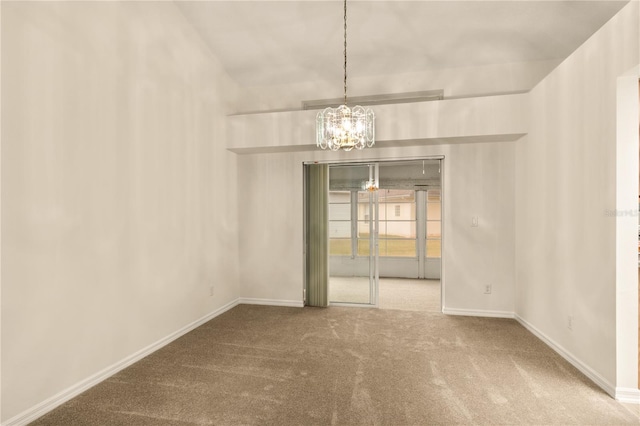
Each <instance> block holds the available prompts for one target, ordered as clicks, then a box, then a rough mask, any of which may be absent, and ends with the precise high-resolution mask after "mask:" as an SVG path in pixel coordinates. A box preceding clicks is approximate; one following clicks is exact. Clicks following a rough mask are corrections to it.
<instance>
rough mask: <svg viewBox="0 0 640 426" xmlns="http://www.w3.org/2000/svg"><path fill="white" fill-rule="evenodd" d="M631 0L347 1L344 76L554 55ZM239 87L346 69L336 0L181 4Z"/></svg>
mask: <svg viewBox="0 0 640 426" xmlns="http://www.w3.org/2000/svg"><path fill="white" fill-rule="evenodd" d="M627 2H628V1H611V0H606V1H575V0H572V1H554V0H544V1H519V0H511V1H478V0H476V1H452V0H447V1H350V2H349V3H348V60H349V65H348V72H349V75H350V76H353V75H357V76H359V77H365V76H373V75H395V74H400V73H406V72H420V71H423V70H427V69H432V68H451V67H463V66H481V65H489V64H501V63H514V62H529V61H546V60H559V59H563V58H565V57H567V56H568V55H569V54H570V53H571V52H573V51H574V50H575V49H576V48H577V47H578V46H579V45H580V44H582V43H583V42H584V41H585V40H586V39H587V38H589V36H590V35H591V34H593V33H594V32H595V31H597V30H598V29H599V28H600V27H601V26H602V25H603V24H604V23H605V22H607V21H608V20H609V19H610V18H611V17H612V16H613V15H615V14H616V13H617V12H618V11H619V10H620V9H621V8H622V7H623V6H624V5H625V4H626V3H627ZM177 4H178V7H179V8H180V9H181V11H182V12H183V13H184V15H185V17H186V18H187V20H188V21H190V22H191V23H192V24H193V26H194V27H195V28H196V29H197V31H199V32H200V34H201V35H202V38H203V39H204V41H205V42H206V43H207V45H209V47H210V48H211V50H212V52H213V53H214V54H215V55H216V57H217V58H218V59H219V60H220V61H221V62H222V64H223V66H224V67H225V69H226V70H227V72H228V73H229V74H230V75H231V76H232V78H234V79H235V80H236V81H237V82H238V83H239V84H241V85H243V86H260V85H273V84H286V83H301V82H306V81H315V80H319V79H327V78H336V76H340V75H341V74H342V72H343V71H342V61H343V57H342V54H343V52H342V51H343V46H342V42H343V41H342V37H343V34H342V31H343V29H342V24H343V22H342V19H343V9H342V2H341V1H280V2H274V1H227V2H225V1H193V2H192V1H179V2H177Z"/></svg>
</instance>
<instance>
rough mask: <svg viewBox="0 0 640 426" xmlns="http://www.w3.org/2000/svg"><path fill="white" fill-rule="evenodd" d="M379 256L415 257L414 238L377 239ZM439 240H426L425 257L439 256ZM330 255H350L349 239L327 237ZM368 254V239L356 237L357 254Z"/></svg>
mask: <svg viewBox="0 0 640 426" xmlns="http://www.w3.org/2000/svg"><path fill="white" fill-rule="evenodd" d="M378 246H379V253H378V254H379V255H380V256H397V257H416V242H415V240H407V239H404V240H402V239H383V238H381V239H380V240H379V245H378ZM440 254H441V241H440V240H427V257H436V258H437V257H440ZM329 255H330V256H351V239H349V238H331V239H329ZM368 255H369V240H368V239H358V256H368Z"/></svg>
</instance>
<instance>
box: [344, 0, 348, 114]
mask: <svg viewBox="0 0 640 426" xmlns="http://www.w3.org/2000/svg"><path fill="white" fill-rule="evenodd" d="M344 104H345V105H347V0H344Z"/></svg>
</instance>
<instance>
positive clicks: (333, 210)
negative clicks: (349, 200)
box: [329, 204, 351, 220]
mask: <svg viewBox="0 0 640 426" xmlns="http://www.w3.org/2000/svg"><path fill="white" fill-rule="evenodd" d="M329 220H351V204H329Z"/></svg>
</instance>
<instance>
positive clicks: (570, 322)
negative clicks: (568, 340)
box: [567, 315, 573, 330]
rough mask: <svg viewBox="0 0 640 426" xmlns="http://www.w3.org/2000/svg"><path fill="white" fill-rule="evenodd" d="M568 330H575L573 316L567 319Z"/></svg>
mask: <svg viewBox="0 0 640 426" xmlns="http://www.w3.org/2000/svg"><path fill="white" fill-rule="evenodd" d="M567 328H568V329H569V330H573V315H569V316H568V317H567Z"/></svg>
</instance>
